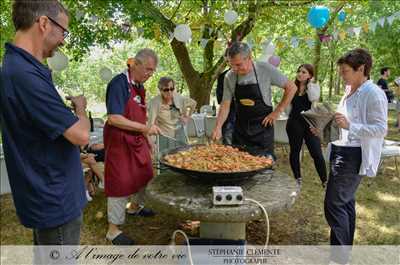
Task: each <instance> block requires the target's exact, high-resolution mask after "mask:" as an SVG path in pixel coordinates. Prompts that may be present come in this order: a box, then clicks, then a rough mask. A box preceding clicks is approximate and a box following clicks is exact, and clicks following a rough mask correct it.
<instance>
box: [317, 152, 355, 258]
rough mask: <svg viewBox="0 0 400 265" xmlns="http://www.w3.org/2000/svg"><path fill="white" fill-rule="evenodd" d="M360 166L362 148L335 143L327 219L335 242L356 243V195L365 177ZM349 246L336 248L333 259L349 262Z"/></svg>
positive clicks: (340, 244) (326, 207) (333, 243)
mask: <svg viewBox="0 0 400 265" xmlns="http://www.w3.org/2000/svg"><path fill="white" fill-rule="evenodd" d="M360 165H361V148H360V147H341V146H335V145H332V151H331V155H330V173H329V180H328V185H327V188H326V194H325V203H324V210H325V218H326V220H327V222H328V224H329V226H330V228H331V233H330V241H331V245H336V246H338V245H339V246H345V245H347V246H351V245H353V239H354V231H355V224H356V210H355V194H356V191H357V188H358V185H359V184H360V182H361V178H362V177H361V176H360V175H359V174H358V172H359V170H360ZM348 249H349V248H347V249H346V248H345V247H344V248H341V247H336V251H334V252H333V254H334V255H333V256H334V257H332V256H331V258H333V260H334V261H335V262H338V263H343V264H344V263H346V262H347V261H348V258H349V257H348V255H347V254H348V251H347V250H348ZM335 253H336V254H335ZM346 253H347V254H346Z"/></svg>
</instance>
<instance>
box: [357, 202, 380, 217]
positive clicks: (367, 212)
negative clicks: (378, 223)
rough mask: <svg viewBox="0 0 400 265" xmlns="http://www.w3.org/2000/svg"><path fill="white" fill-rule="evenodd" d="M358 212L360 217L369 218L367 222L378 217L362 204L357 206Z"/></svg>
mask: <svg viewBox="0 0 400 265" xmlns="http://www.w3.org/2000/svg"><path fill="white" fill-rule="evenodd" d="M356 212H357V215H358V216H360V217H361V216H362V217H363V218H367V220H369V221H372V219H375V218H374V217H375V216H376V213H375V211H374V210H372V209H371V208H367V207H364V206H362V205H360V204H357V205H356Z"/></svg>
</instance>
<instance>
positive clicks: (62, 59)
mask: <svg viewBox="0 0 400 265" xmlns="http://www.w3.org/2000/svg"><path fill="white" fill-rule="evenodd" d="M47 64H48V65H49V67H50V69H52V70H54V71H62V70H64V69H65V68H67V67H68V57H67V56H65V55H64V54H63V53H62V52H60V51H56V52H55V53H54V55H53V57H49V58H47Z"/></svg>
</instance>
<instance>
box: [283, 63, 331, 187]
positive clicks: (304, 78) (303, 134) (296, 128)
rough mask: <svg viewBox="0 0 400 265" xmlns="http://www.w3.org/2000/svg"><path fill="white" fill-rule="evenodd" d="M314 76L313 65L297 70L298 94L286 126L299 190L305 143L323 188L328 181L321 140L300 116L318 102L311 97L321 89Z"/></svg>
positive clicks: (292, 164) (304, 65)
mask: <svg viewBox="0 0 400 265" xmlns="http://www.w3.org/2000/svg"><path fill="white" fill-rule="evenodd" d="M313 76H314V67H313V66H312V65H311V64H302V65H300V66H299V68H298V69H297V75H296V80H295V84H296V86H297V92H296V95H295V96H294V98H293V99H292V110H291V112H290V114H289V119H288V121H287V125H286V132H287V135H288V137H289V145H290V166H291V168H292V171H293V175H294V177H295V179H296V182H297V185H298V187H299V189H300V187H301V183H302V176H301V171H300V151H301V146H302V145H303V142H305V143H306V145H307V148H308V150H309V152H310V155H311V157H312V158H313V160H314V165H315V168H316V169H317V172H318V175H319V178H320V180H321V183H322V186H323V187H325V183H326V181H327V173H326V166H325V159H324V157H323V155H322V150H321V142H320V139H319V138H318V137H317V136H315V135H314V134H313V133H312V132H311V131H310V125H308V123H307V122H306V121H305V120H304V118H303V117H302V115H301V114H300V113H301V112H302V111H306V110H309V109H310V108H311V105H312V102H311V101H310V99H311V100H313V101H314V100H318V99H315V95H311V89H319V87H316V86H318V85H317V84H314V83H312V82H311V79H312V78H313ZM308 90H309V91H308ZM314 94H315V93H314ZM312 97H314V98H312Z"/></svg>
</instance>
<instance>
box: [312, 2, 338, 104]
mask: <svg viewBox="0 0 400 265" xmlns="http://www.w3.org/2000/svg"><path fill="white" fill-rule="evenodd" d="M344 5H345V2H342V3H340V4H339V5H338V6H337V7H336V9H335V11H333V12H332V14H331V18H330V19H329V21H328V22H327V23H326V25H325V26H324V27H323V28H322V29H321V30H320V31H318V30H316V37H315V42H316V43H315V49H314V80H315V81H318V82H319V81H320V80H319V79H318V67H319V63H320V61H321V46H322V42H321V40H320V38H319V35H320V34H322V35H323V34H325V33H326V31H327V30H328V28H329V27H330V25H332V23H333V22H334V21H335V19H336V17H337V14H338V13H339V11H340V10H341V9H342V8H343V6H344ZM320 84H322V83H320ZM322 99H323V98H322V86H321V101H322Z"/></svg>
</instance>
